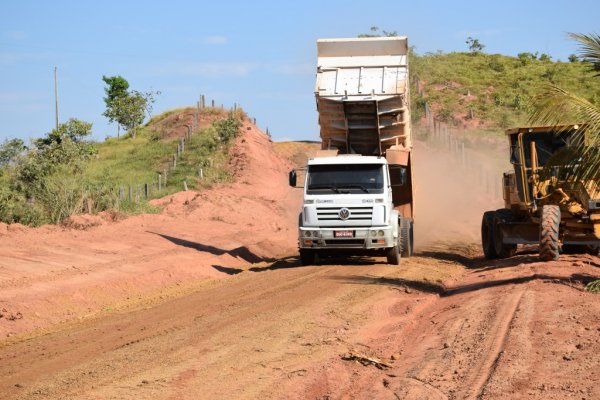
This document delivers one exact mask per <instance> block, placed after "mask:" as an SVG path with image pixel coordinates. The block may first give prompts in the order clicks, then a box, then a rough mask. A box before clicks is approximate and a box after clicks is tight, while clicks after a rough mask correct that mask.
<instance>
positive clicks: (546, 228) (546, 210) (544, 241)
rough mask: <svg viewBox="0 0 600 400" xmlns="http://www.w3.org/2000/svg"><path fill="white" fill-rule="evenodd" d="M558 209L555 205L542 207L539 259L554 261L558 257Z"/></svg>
mask: <svg viewBox="0 0 600 400" xmlns="http://www.w3.org/2000/svg"><path fill="white" fill-rule="evenodd" d="M559 232H560V208H559V207H558V206H555V205H547V206H543V207H542V217H541V219H540V259H541V260H543V261H556V260H558V257H559V250H560V241H559Z"/></svg>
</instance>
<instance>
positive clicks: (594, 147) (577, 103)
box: [530, 33, 600, 180]
mask: <svg viewBox="0 0 600 400" xmlns="http://www.w3.org/2000/svg"><path fill="white" fill-rule="evenodd" d="M569 37H570V38H571V39H573V40H575V41H577V42H578V43H579V46H580V48H579V57H580V59H581V60H582V61H583V62H586V63H588V64H590V67H591V68H590V69H591V70H592V71H599V70H600V68H598V66H599V65H600V35H598V34H590V35H584V34H576V33H569ZM594 77H596V78H598V77H600V74H599V73H597V74H595V75H594ZM533 105H534V110H533V113H532V115H531V117H530V122H531V123H532V124H538V125H551V126H560V125H570V124H580V126H581V129H580V130H579V132H580V133H581V134H585V135H586V140H585V141H584V140H580V141H578V144H577V145H576V146H575V148H574V151H573V152H572V159H571V162H572V163H573V164H575V163H576V164H577V165H578V168H576V169H575V170H574V178H575V179H577V180H588V179H598V178H599V177H600V151H599V150H598V149H599V148H600V106H599V105H598V103H596V102H595V101H590V100H588V99H585V98H583V97H581V96H578V95H577V94H575V93H571V92H568V91H566V90H564V89H562V88H561V87H559V86H557V85H554V84H550V85H548V86H547V87H546V89H545V90H544V91H543V92H542V93H540V94H539V95H538V96H536V97H535V98H534V104H533Z"/></svg>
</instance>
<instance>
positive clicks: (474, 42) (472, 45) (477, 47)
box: [465, 36, 485, 54]
mask: <svg viewBox="0 0 600 400" xmlns="http://www.w3.org/2000/svg"><path fill="white" fill-rule="evenodd" d="M465 43H466V44H467V46H469V51H470V52H471V53H473V54H478V53H481V52H482V51H483V48H484V47H485V45H484V44H483V43H481V42H480V41H479V39H476V38H472V37H471V36H469V37H468V38H467V41H466V42H465Z"/></svg>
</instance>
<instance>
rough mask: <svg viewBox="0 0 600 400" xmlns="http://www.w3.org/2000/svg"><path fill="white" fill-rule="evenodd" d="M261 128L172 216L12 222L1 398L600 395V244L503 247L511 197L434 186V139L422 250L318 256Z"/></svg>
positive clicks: (0, 287)
mask: <svg viewBox="0 0 600 400" xmlns="http://www.w3.org/2000/svg"><path fill="white" fill-rule="evenodd" d="M248 126H249V125H248ZM246 128H247V127H246ZM246 128H245V129H243V130H242V132H243V134H242V135H241V137H239V138H238V140H237V143H236V146H235V148H234V149H233V152H232V155H233V157H232V166H231V168H232V169H233V171H234V172H235V176H236V180H235V183H234V184H231V185H225V186H222V187H218V188H215V189H212V190H207V191H204V192H201V193H197V192H181V193H178V194H175V195H173V196H169V197H166V198H164V199H161V200H159V201H157V203H159V204H161V205H162V206H163V212H162V213H161V214H159V215H142V216H136V217H129V218H126V219H123V220H119V218H114V217H115V216H114V215H104V216H97V217H94V216H85V217H77V218H74V219H73V221H71V222H69V223H67V224H65V227H42V228H39V229H30V228H26V227H22V226H17V225H11V226H5V225H3V226H0V235H1V239H2V240H1V241H0V312H1V314H2V317H1V318H0V334H1V338H0V376H1V377H2V379H0V398H2V399H5V398H6V399H58V398H61V399H62V398H66V399H110V398H114V399H198V398H206V399H232V398H235V399H255V398H265V399H375V398H377V399H464V398H468V399H506V398H516V399H519V398H527V399H530V398H532V399H564V398H576V399H597V398H600V382H599V380H600V374H599V372H600V357H598V354H600V302H599V301H598V300H599V299H600V298H599V297H598V295H595V294H591V293H588V292H585V291H583V290H582V288H583V285H584V284H585V283H586V282H589V281H590V280H592V279H597V278H598V277H600V269H599V267H600V260H599V258H598V257H595V256H591V255H564V256H562V258H561V260H560V261H556V262H549V263H542V262H539V261H538V259H537V256H536V254H535V253H532V252H530V251H528V249H523V250H522V251H521V252H520V253H518V254H517V255H516V256H515V257H512V258H510V259H507V260H501V261H493V262H491V261H487V260H484V259H483V258H482V255H481V251H480V247H479V245H478V244H477V230H478V223H479V219H478V218H475V216H476V214H477V213H479V210H476V208H478V207H485V206H487V204H488V203H489V202H490V201H496V200H495V199H494V198H491V196H488V197H486V196H487V195H484V196H483V197H482V198H474V199H472V202H470V203H468V204H463V205H462V206H461V204H462V203H461V202H463V201H464V199H465V197H466V196H465V194H464V193H463V195H461V194H460V192H456V191H457V190H459V191H460V190H466V189H464V188H462V187H461V185H463V184H465V182H464V181H467V183H468V179H466V178H463V179H462V180H458V178H456V179H457V180H456V181H455V183H456V184H455V185H449V184H448V185H446V184H443V185H442V184H439V185H438V186H439V187H435V189H432V186H433V185H434V184H435V182H439V181H440V174H441V173H442V172H440V171H443V173H444V174H448V175H443V177H445V179H446V181H453V180H454V175H453V173H451V172H450V169H449V168H447V163H448V162H451V160H444V159H442V158H443V157H442V156H443V153H444V152H443V150H439V151H437V150H435V149H431V148H428V147H427V146H425V145H423V147H420V146H419V147H417V148H416V150H415V160H418V161H417V167H416V169H417V171H418V168H421V169H425V168H428V167H429V168H434V167H435V168H437V174H435V173H433V172H431V171H430V172H426V171H421V172H418V173H419V174H420V175H419V176H420V177H421V178H420V181H419V182H420V183H419V188H418V190H419V192H418V201H420V203H419V204H420V205H419V206H418V212H417V221H416V229H417V232H419V231H420V233H418V234H419V235H421V236H420V239H419V240H420V242H419V247H418V249H417V254H416V256H415V257H412V258H410V259H403V260H402V265H401V266H400V267H392V266H388V265H386V264H385V261H384V259H382V258H367V257H355V258H351V259H343V258H340V259H328V260H326V261H324V263H323V265H320V266H314V267H313V266H311V267H301V266H299V264H298V261H297V259H296V258H295V253H296V240H297V239H296V223H297V215H298V210H299V207H300V201H301V199H300V196H301V193H300V191H299V190H295V189H291V188H289V187H288V186H287V171H288V170H289V169H290V168H291V167H292V164H291V163H290V162H288V161H286V160H285V159H283V158H281V157H280V156H279V155H277V153H276V152H275V151H274V150H273V146H272V143H271V142H270V141H269V139H268V138H267V137H266V136H265V135H264V134H262V133H261V132H259V131H258V130H257V129H255V128H254V127H252V126H250V128H251V129H250V130H247V129H246ZM288 150H289V149H288ZM290 158H292V159H293V157H290ZM456 174H458V175H460V173H459V172H456ZM429 179H433V181H430V180H429ZM436 179H437V180H436ZM476 189H477V188H474V189H473V190H472V192H470V191H469V192H468V194H469V195H471V194H472V195H474V196H475V195H477V193H479V194H480V195H481V191H480V190H479V191H477V190H476ZM469 190H470V189H469ZM435 193H438V195H439V196H441V199H442V200H444V202H443V203H441V202H440V201H438V202H437V204H438V206H440V207H441V204H445V205H444V207H441V208H442V209H441V210H438V211H436V212H438V213H439V215H440V216H441V217H439V219H438V220H437V223H436V221H435V218H431V217H429V218H427V215H428V212H429V211H431V208H430V207H432V206H433V205H435V204H436V203H435V202H432V203H427V201H429V200H427V199H429V198H430V197H432V196H433V195H435ZM419 199H421V200H419ZM438 200H439V199H438ZM460 207H462V209H460ZM452 210H455V212H454V213H452ZM115 219H116V221H114V220H115ZM455 220H458V221H455ZM74 228H77V229H74Z"/></svg>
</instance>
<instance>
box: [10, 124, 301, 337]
mask: <svg viewBox="0 0 600 400" xmlns="http://www.w3.org/2000/svg"><path fill="white" fill-rule="evenodd" d="M241 132H242V133H241V135H240V137H238V138H237V140H236V143H235V145H234V146H233V148H232V158H231V165H230V168H231V170H232V172H233V173H234V175H235V183H234V184H231V185H226V186H222V187H218V188H214V189H211V190H207V191H204V192H201V193H198V192H194V191H188V192H180V193H177V194H175V195H172V196H168V197H165V198H163V199H160V200H157V201H155V204H159V205H161V206H162V208H163V211H162V213H161V214H159V215H140V216H134V217H129V218H126V219H124V220H120V221H113V218H111V215H109V214H103V215H101V216H80V217H75V218H73V219H72V221H70V224H69V226H72V227H74V228H79V229H73V228H64V227H57V226H44V227H41V228H37V229H32V228H27V227H23V226H20V225H10V226H6V225H3V226H2V230H0V236H1V239H2V240H0V254H1V257H0V292H1V294H0V311H1V314H2V317H1V318H0V341H4V340H6V339H7V337H10V336H14V335H17V334H22V333H25V332H31V331H33V330H35V329H40V328H45V327H48V326H50V325H53V324H56V323H59V322H62V321H68V320H75V319H81V318H85V317H89V316H93V315H95V314H97V313H98V312H102V311H103V310H104V311H110V310H113V309H115V308H120V307H122V306H125V305H127V304H130V303H135V302H138V301H142V302H145V301H148V300H149V297H151V296H152V295H156V296H158V297H165V296H177V295H179V294H181V293H184V292H185V291H186V290H190V289H191V288H190V286H194V287H195V286H198V285H199V284H200V282H202V281H206V280H212V279H220V278H222V277H226V276H228V275H227V270H226V268H225V267H222V266H225V265H226V266H243V265H246V266H247V265H249V264H252V263H260V262H264V261H268V260H273V259H275V258H277V257H281V256H285V255H288V254H290V253H291V252H293V251H294V248H295V240H296V239H295V235H296V232H295V229H294V224H295V221H296V218H297V210H298V207H299V203H298V201H299V200H298V198H297V195H298V193H297V192H294V191H293V190H292V189H291V188H289V187H288V186H287V180H286V172H287V171H288V170H289V169H290V168H291V167H290V164H289V162H288V161H286V160H285V159H283V158H281V157H279V156H278V155H277V154H275V153H274V151H273V149H272V143H271V142H270V140H269V138H268V137H267V136H266V135H265V134H264V133H262V132H260V131H259V130H258V129H257V128H256V127H255V126H253V125H251V124H249V123H245V124H244V126H243V128H242V131H241ZM292 210H293V211H292ZM292 220H293V223H290V221H292ZM82 229H83V230H82ZM165 289H168V290H166V291H165Z"/></svg>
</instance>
